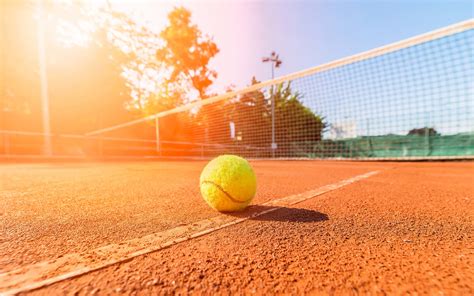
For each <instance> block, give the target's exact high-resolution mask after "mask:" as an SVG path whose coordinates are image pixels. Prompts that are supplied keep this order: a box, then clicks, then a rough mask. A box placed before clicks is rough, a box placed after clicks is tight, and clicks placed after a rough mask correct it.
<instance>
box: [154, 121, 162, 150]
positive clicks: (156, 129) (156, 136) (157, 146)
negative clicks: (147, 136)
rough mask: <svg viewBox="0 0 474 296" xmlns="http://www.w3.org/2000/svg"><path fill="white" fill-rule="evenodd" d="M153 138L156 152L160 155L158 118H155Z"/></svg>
mask: <svg viewBox="0 0 474 296" xmlns="http://www.w3.org/2000/svg"><path fill="white" fill-rule="evenodd" d="M155 140H156V152H158V154H160V155H161V147H160V146H161V144H160V119H159V118H158V117H156V118H155Z"/></svg>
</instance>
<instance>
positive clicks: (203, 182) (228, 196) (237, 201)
mask: <svg viewBox="0 0 474 296" xmlns="http://www.w3.org/2000/svg"><path fill="white" fill-rule="evenodd" d="M205 183H208V184H212V185H214V186H216V187H217V189H219V190H220V191H221V192H222V193H224V194H225V195H226V196H227V198H229V199H230V200H231V201H233V202H235V203H246V202H248V200H244V201H240V200H237V199H235V198H233V197H232V195H230V194H229V193H228V192H227V191H225V190H224V188H222V187H221V186H220V185H219V184H216V183H214V182H212V181H207V180H204V181H202V182H201V185H202V184H205Z"/></svg>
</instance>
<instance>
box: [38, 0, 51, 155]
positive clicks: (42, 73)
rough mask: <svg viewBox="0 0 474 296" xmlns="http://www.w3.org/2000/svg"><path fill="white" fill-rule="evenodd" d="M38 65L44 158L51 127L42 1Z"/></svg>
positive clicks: (39, 5) (48, 143)
mask: <svg viewBox="0 0 474 296" xmlns="http://www.w3.org/2000/svg"><path fill="white" fill-rule="evenodd" d="M37 8H38V15H39V17H38V27H37V35H38V65H39V77H40V90H41V110H42V117H43V134H44V146H43V149H44V151H43V153H44V154H45V155H46V156H50V155H51V154H52V149H51V125H50V118H49V97H48V77H47V74H46V50H45V42H44V18H45V15H44V12H43V1H42V0H38V2H37Z"/></svg>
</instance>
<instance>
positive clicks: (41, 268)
mask: <svg viewBox="0 0 474 296" xmlns="http://www.w3.org/2000/svg"><path fill="white" fill-rule="evenodd" d="M377 173H379V171H371V172H368V173H366V174H362V175H358V176H355V177H352V178H349V179H345V180H342V181H339V182H336V183H333V184H329V185H325V186H322V187H320V188H318V189H315V190H310V191H307V192H304V193H301V194H296V195H291V196H287V197H283V198H280V199H275V200H271V201H269V202H267V203H264V204H263V206H267V207H263V208H260V209H258V208H257V209H256V210H255V209H252V207H250V208H249V211H247V212H243V213H240V214H237V215H235V216H231V215H219V216H217V217H214V218H210V219H205V220H201V221H199V222H195V223H192V224H189V225H184V226H178V227H176V228H172V229H169V230H165V231H162V232H158V233H154V234H150V235H147V236H144V237H141V238H137V239H131V240H128V241H125V242H122V243H118V244H111V245H107V246H104V247H100V248H97V249H94V250H91V251H89V252H86V253H82V254H79V253H72V254H68V255H64V256H62V257H60V258H57V259H54V260H49V261H43V262H39V263H36V264H33V265H29V266H24V267H21V268H18V269H16V270H12V271H9V272H6V273H2V274H0V295H15V294H18V293H24V292H28V291H32V290H36V289H40V288H43V287H46V286H49V285H52V284H54V283H57V282H61V281H64V280H67V279H71V278H74V277H78V276H81V275H84V274H86V273H89V272H92V271H96V270H99V269H103V268H106V267H108V266H111V265H114V264H117V263H122V262H126V261H129V260H131V259H133V258H135V257H138V256H141V255H145V254H148V253H151V252H156V251H159V250H162V249H164V248H167V247H170V246H173V245H175V244H178V243H181V242H184V241H188V240H191V239H193V238H196V237H200V236H203V235H206V234H208V233H211V232H214V231H217V230H219V229H222V228H226V227H229V226H232V225H235V224H238V223H241V222H244V221H246V220H249V219H252V218H255V217H258V216H262V215H265V214H268V213H270V212H273V211H276V210H278V209H280V208H281V207H285V206H291V205H294V204H297V203H300V202H303V201H305V200H308V199H311V198H314V197H316V196H319V195H322V194H324V193H327V192H330V191H334V190H336V189H339V188H341V187H344V186H347V185H349V184H351V183H354V182H357V181H360V180H363V179H367V178H369V177H371V176H373V175H375V174H377ZM48 276H49V278H47V277H48Z"/></svg>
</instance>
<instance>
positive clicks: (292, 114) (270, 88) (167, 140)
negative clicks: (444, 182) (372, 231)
mask: <svg viewBox="0 0 474 296" xmlns="http://www.w3.org/2000/svg"><path fill="white" fill-rule="evenodd" d="M469 24H470V25H471V27H472V22H471V23H469ZM453 31H454V32H452V33H445V34H444V35H443V36H441V37H437V36H436V34H433V36H425V37H424V39H426V40H422V41H419V40H418V41H415V42H413V41H410V40H408V41H407V42H406V43H407V45H403V44H402V45H394V46H392V47H390V46H389V47H385V48H382V49H380V50H378V51H377V50H375V51H371V52H369V53H366V54H365V55H364V54H363V55H359V56H356V57H355V58H348V59H347V60H340V61H337V62H335V63H332V64H328V65H327V66H325V65H323V66H321V67H319V68H314V69H313V70H312V71H308V73H307V74H306V73H304V72H302V73H300V74H298V75H294V76H295V77H294V78H292V77H290V78H288V79H287V78H280V79H275V80H273V81H270V82H266V83H265V84H264V85H263V86H261V87H260V86H259V84H255V85H253V86H251V87H250V88H248V89H244V90H242V91H240V92H234V93H230V94H227V95H224V96H221V97H220V98H219V97H217V98H211V99H208V100H203V101H200V102H197V103H194V105H192V106H189V108H186V107H185V108H182V109H183V110H182V111H179V110H177V111H176V112H173V110H172V112H167V113H162V114H157V115H156V116H154V118H155V119H156V120H154V121H153V123H155V124H156V123H157V124H158V128H157V130H155V131H154V133H155V136H156V132H157V131H158V136H157V140H158V141H155V142H153V141H152V142H150V143H148V144H149V145H150V147H149V149H151V150H152V152H151V151H150V152H151V153H152V154H159V155H162V156H203V157H212V156H215V155H219V154H223V153H234V154H239V155H243V156H246V157H259V158H260V157H263V158H265V157H283V158H287V157H288V158H294V157H304V158H401V157H449V156H473V155H474V55H473V53H474V30H473V29H472V28H468V29H464V30H453ZM421 39H423V38H421ZM397 47H400V48H397ZM146 122H147V120H143V121H141V122H139V123H137V124H138V125H146V124H147V123H146ZM148 126H149V127H148V128H149V129H150V131H149V133H150V134H153V130H154V127H153V126H152V125H151V124H150V123H149V121H148ZM129 127H130V126H128V127H127V128H129ZM121 129H124V127H121ZM119 130H120V129H117V130H114V131H115V132H116V131H119ZM108 132H113V131H110V130H109V131H104V132H103V133H108Z"/></svg>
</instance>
